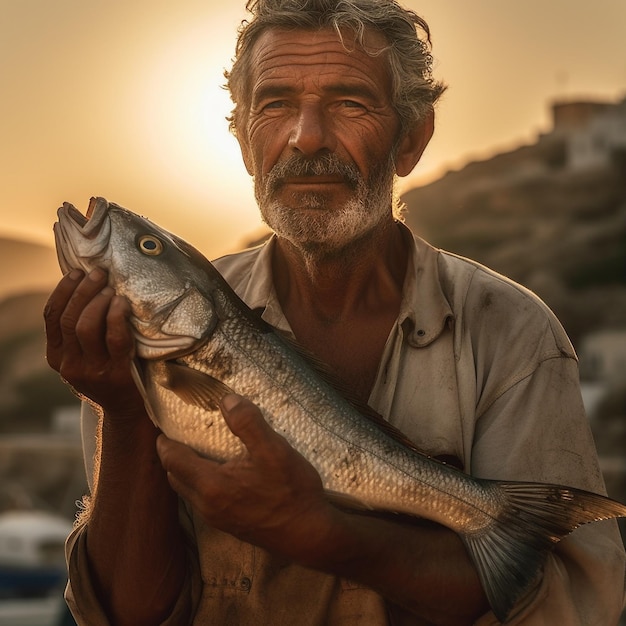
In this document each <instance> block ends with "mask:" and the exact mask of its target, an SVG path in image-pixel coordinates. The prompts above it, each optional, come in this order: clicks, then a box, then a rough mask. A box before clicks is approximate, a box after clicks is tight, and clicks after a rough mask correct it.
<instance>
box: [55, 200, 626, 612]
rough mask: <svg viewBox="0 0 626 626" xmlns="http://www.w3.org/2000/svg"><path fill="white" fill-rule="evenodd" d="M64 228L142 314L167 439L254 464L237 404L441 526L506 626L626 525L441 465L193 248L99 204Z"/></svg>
mask: <svg viewBox="0 0 626 626" xmlns="http://www.w3.org/2000/svg"><path fill="white" fill-rule="evenodd" d="M57 216H58V221H57V222H56V223H55V224H54V227H53V228H54V235H55V242H56V249H57V255H58V259H59V265H60V267H61V270H62V271H63V272H64V273H65V272H68V271H70V270H72V269H81V270H83V271H85V272H89V271H91V270H92V269H94V268H96V267H99V268H102V269H104V270H106V271H107V272H108V275H109V283H110V285H111V287H113V288H114V289H115V291H116V292H117V294H119V295H122V296H125V297H126V298H127V299H128V301H129V303H130V306H131V309H132V315H131V325H132V329H133V334H134V337H135V342H136V354H137V359H136V363H135V366H134V375H135V380H136V383H137V385H138V387H139V389H140V391H141V393H142V395H143V397H144V400H145V404H146V410H147V412H148V414H149V415H150V417H151V418H152V420H153V421H154V423H155V425H156V426H157V427H158V428H160V429H161V430H162V431H163V432H164V433H165V434H166V435H167V436H168V437H170V438H172V439H174V440H176V441H179V442H182V443H184V444H187V445H189V446H191V447H192V448H193V449H194V450H196V451H197V452H198V453H200V454H202V455H204V456H206V457H207V458H211V459H213V460H216V461H219V462H225V461H227V460H229V459H234V458H237V457H238V456H241V455H243V454H245V449H244V447H243V444H242V443H241V442H240V441H239V439H238V438H237V437H235V436H234V435H233V434H232V433H231V432H230V430H229V429H228V427H227V425H226V423H225V421H224V419H223V417H222V416H221V413H220V411H219V402H220V400H221V398H223V397H224V395H226V394H227V393H231V392H235V393H237V394H239V395H241V396H244V397H247V398H249V399H250V400H252V401H253V402H254V403H255V404H257V405H258V406H259V407H260V409H261V411H262V412H263V415H264V418H265V419H266V421H267V422H268V423H269V425H270V426H271V427H272V428H273V429H274V430H275V431H276V432H278V433H280V434H281V435H282V436H283V437H285V438H286V439H287V441H288V442H289V443H290V444H291V445H292V446H293V447H294V448H295V449H296V450H298V451H299V452H300V453H301V454H302V455H303V456H304V457H305V458H306V459H307V460H308V461H309V462H310V463H311V464H312V465H313V466H314V467H315V468H316V470H317V471H318V472H319V474H320V477H321V479H322V483H323V485H324V489H325V493H326V494H327V495H328V498H329V499H330V500H331V501H332V502H333V503H335V504H337V505H338V506H343V507H347V508H348V509H350V510H354V511H355V512H361V513H362V512H364V511H370V512H373V513H379V512H383V513H385V514H387V513H388V514H390V515H398V516H410V517H411V518H415V519H421V520H423V519H426V520H431V521H433V522H436V523H439V524H442V525H444V526H446V527H447V528H450V529H452V530H453V531H455V532H456V533H457V534H458V536H459V537H460V538H461V541H462V542H463V544H464V545H465V547H466V549H467V551H468V553H469V555H470V557H471V559H472V561H473V563H474V565H475V567H476V569H477V572H478V575H479V578H480V581H481V584H482V586H483V588H484V591H485V594H486V596H487V599H488V601H489V603H490V605H491V608H492V610H493V612H494V614H495V615H496V617H497V618H498V619H499V620H500V621H501V622H506V620H507V619H508V618H509V616H510V613H511V611H512V609H513V607H514V606H515V604H516V602H517V601H518V600H520V598H522V597H523V596H524V594H526V593H527V592H529V591H530V590H531V589H532V587H533V585H535V584H536V583H537V581H538V577H539V573H540V571H541V568H542V565H543V564H544V561H545V559H546V556H547V554H548V552H549V551H550V550H551V549H553V548H554V546H555V545H556V544H557V543H558V542H559V541H560V540H561V539H562V538H563V537H565V536H567V535H568V534H570V533H571V532H572V531H573V530H574V529H576V528H578V527H579V526H580V525H582V524H586V523H589V522H595V521H599V520H604V519H610V518H615V517H624V516H626V506H625V505H623V504H621V503H619V502H616V501H614V500H612V499H610V498H608V497H606V496H603V495H599V494H594V493H590V492H587V491H583V490H579V489H575V488H572V487H568V486H564V485H552V484H543V483H528V482H505V481H498V480H488V479H479V478H475V477H472V476H471V475H468V474H466V473H464V472H463V471H461V470H459V469H457V468H455V467H453V466H452V465H450V464H446V463H443V462H441V461H439V460H437V459H434V458H431V457H429V456H427V455H425V454H423V453H421V452H420V451H419V450H417V449H416V447H415V445H414V444H412V443H411V442H410V441H409V440H408V439H407V438H406V437H405V436H404V435H403V434H402V433H400V432H399V431H397V430H396V429H394V428H393V427H392V426H391V425H389V424H388V423H387V422H386V421H385V420H384V419H383V418H381V417H380V416H378V415H376V414H374V412H373V411H372V410H371V409H368V408H366V407H362V406H361V407H359V406H358V405H356V404H355V403H354V402H352V401H351V400H350V399H349V398H348V397H346V394H345V393H342V392H341V390H339V389H338V388H337V387H336V385H333V384H332V383H331V382H330V381H329V380H328V376H326V375H325V374H324V373H323V368H321V367H319V364H317V363H315V362H314V361H313V360H312V359H311V358H309V356H308V355H306V354H305V353H304V351H302V350H301V349H299V348H297V347H296V346H294V344H293V343H292V342H291V341H289V340H287V339H286V338H285V337H283V336H282V335H280V334H279V333H278V332H276V331H275V330H274V329H273V328H272V327H271V326H270V325H268V324H267V323H265V322H264V321H263V320H262V319H261V317H260V315H258V314H257V313H255V312H254V311H252V310H251V309H250V308H249V307H248V306H247V305H246V304H245V303H244V302H243V301H242V300H241V299H240V298H239V297H238V296H237V295H236V294H235V292H234V291H233V290H232V289H231V287H230V286H229V285H228V283H227V282H226V280H225V279H224V278H223V277H222V276H221V275H220V274H219V272H218V271H217V270H216V269H215V268H214V266H213V265H212V264H211V263H210V262H209V261H208V260H207V259H206V258H205V257H204V256H203V255H202V254H201V253H200V252H198V251H197V250H196V249H195V248H193V247H192V246H191V245H190V244H188V243H187V242H185V241H184V240H182V239H181V238H179V237H177V236H176V235H174V234H172V233H170V232H168V231H166V230H165V229H163V228H161V227H160V226H157V225H156V224H154V223H153V222H151V221H150V220H148V219H147V218H144V217H141V216H140V215H138V214H136V213H133V212H132V211H129V210H128V209H125V208H123V207H121V206H119V205H117V204H115V203H110V202H108V201H107V200H106V199H104V198H101V197H98V198H92V199H91V201H90V203H89V207H88V209H87V211H86V215H83V214H82V213H81V212H80V211H79V210H78V209H76V208H75V207H74V206H73V205H72V204H70V203H68V202H66V203H64V204H63V206H62V207H61V208H60V209H59V210H58V212H57Z"/></svg>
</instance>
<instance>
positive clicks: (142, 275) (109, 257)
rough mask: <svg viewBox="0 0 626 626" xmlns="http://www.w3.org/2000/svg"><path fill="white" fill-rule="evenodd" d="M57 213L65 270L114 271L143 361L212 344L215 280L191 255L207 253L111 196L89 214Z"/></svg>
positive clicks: (67, 209) (69, 209)
mask: <svg viewBox="0 0 626 626" xmlns="http://www.w3.org/2000/svg"><path fill="white" fill-rule="evenodd" d="M57 215H58V221H57V222H56V223H55V225H54V235H55V241H56V248H57V256H58V259H59V265H60V267H61V270H62V271H63V272H64V273H65V272H68V271H69V270H71V269H81V270H83V271H84V272H86V273H88V272H90V271H91V270H93V269H95V268H101V269H104V270H106V271H107V272H108V276H109V285H110V286H111V287H113V289H115V291H116V293H117V294H118V295H121V296H124V297H125V298H126V299H127V300H128V301H129V303H130V306H131V309H132V315H131V320H130V321H131V324H132V327H133V332H134V335H135V339H136V348H137V355H138V356H139V357H141V358H144V359H158V358H166V357H167V358H173V357H175V356H180V355H182V354H187V353H190V352H193V351H194V350H195V349H197V348H198V347H199V346H200V345H201V344H203V343H204V342H205V341H206V340H207V339H208V337H209V336H210V334H211V332H212V331H213V329H214V327H215V325H216V323H217V319H216V311H215V307H214V304H213V300H212V297H211V281H210V276H209V274H207V272H206V271H204V270H203V268H202V267H201V265H200V264H199V263H198V262H197V260H196V259H194V258H193V257H194V255H193V254H191V252H196V255H197V256H198V257H201V255H200V253H197V251H195V250H193V248H192V247H191V246H189V244H185V242H182V241H181V240H179V239H178V238H176V237H175V236H174V235H172V234H170V233H168V232H167V231H166V230H164V229H162V228H161V227H159V226H157V225H156V224H154V223H152V222H151V221H150V220H148V219H146V218H144V217H141V216H139V215H137V214H135V213H132V212H131V211H128V210H127V209H124V208H122V207H120V206H118V205H116V204H114V203H110V202H107V201H106V200H105V199H104V198H93V199H92V201H91V202H90V205H89V209H88V211H87V214H86V215H83V214H82V213H81V212H80V211H78V209H76V208H75V207H74V206H72V205H71V204H69V203H64V204H63V206H62V207H61V208H60V209H59V210H58V213H57ZM201 258H202V259H204V257H201ZM204 260H205V261H206V259H204ZM206 263H207V264H208V261H206Z"/></svg>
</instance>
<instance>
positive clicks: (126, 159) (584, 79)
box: [0, 0, 626, 257]
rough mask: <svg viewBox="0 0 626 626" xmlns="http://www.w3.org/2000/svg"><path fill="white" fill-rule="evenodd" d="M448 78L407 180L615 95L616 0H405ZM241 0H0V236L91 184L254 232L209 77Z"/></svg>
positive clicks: (182, 226)
mask: <svg viewBox="0 0 626 626" xmlns="http://www.w3.org/2000/svg"><path fill="white" fill-rule="evenodd" d="M404 4H405V6H409V7H410V8H413V9H415V10H416V11H417V12H418V13H420V14H421V15H422V16H424V17H425V18H426V19H427V21H428V22H429V24H430V26H431V29H432V34H433V44H434V50H433V52H434V56H435V72H436V75H437V77H439V78H441V79H443V80H445V81H446V82H447V83H448V84H449V90H448V92H447V93H446V95H445V96H444V99H443V101H442V102H441V104H440V106H439V109H438V113H437V130H436V133H435V138H434V139H433V141H432V142H431V145H430V147H429V148H428V150H427V151H426V153H425V155H424V157H423V159H422V163H421V164H420V165H419V166H418V168H417V170H416V172H415V173H414V175H412V177H410V178H409V179H408V180H407V181H404V185H405V188H406V187H407V186H415V185H416V184H418V183H419V182H420V181H424V180H429V179H432V178H433V177H435V176H437V175H439V174H441V173H443V172H445V171H446V170H447V169H450V168H457V167H460V166H462V165H463V164H464V163H466V162H467V161H468V160H474V159H482V158H487V157H488V156H490V155H491V154H492V153H493V152H498V151H504V150H508V149H511V148H513V147H515V146H516V145H519V144H520V143H528V142H533V141H534V140H535V139H536V138H537V136H538V134H539V133H541V132H546V131H547V130H549V129H550V123H551V122H550V102H552V101H553V100H555V99H559V100H571V99H604V100H609V101H617V100H619V99H621V98H623V97H625V96H626V44H625V43H624V28H625V26H626V2H625V1H624V0H594V1H593V2H592V1H590V0H524V1H523V2H522V1H512V0H474V1H473V2H468V1H467V0H407V1H406V2H405V3H404ZM244 5H245V2H244V0H228V2H226V1H225V0H177V1H176V2H166V1H164V0H124V1H122V0H108V1H106V2H105V1H103V0H0V202H1V206H0V236H7V235H8V236H16V237H19V238H23V239H30V240H35V241H38V242H45V243H49V244H50V245H52V229H51V227H52V223H53V221H54V220H55V211H56V208H57V207H58V206H59V205H60V204H61V203H62V202H63V201H64V200H68V201H70V202H72V203H73V204H75V205H76V206H77V207H78V208H79V209H81V210H84V209H85V208H86V206H87V203H88V201H89V197H90V196H92V195H101V196H105V197H107V198H108V199H109V200H111V201H115V202H117V203H118V204H122V205H124V206H126V207H128V208H130V209H132V210H134V211H135V212H137V213H141V214H143V215H146V216H147V217H150V218H151V219H152V220H153V221H155V222H157V223H159V224H160V225H162V226H164V227H165V228H167V229H168V230H171V231H173V232H175V233H176V234H178V235H180V236H181V237H183V238H184V239H187V240H188V241H190V242H191V243H192V244H194V245H196V246H197V247H199V248H200V249H201V250H203V251H204V252H205V253H206V254H207V256H209V257H214V256H217V255H219V254H222V253H224V252H227V251H230V250H232V249H235V248H237V247H238V246H239V245H240V243H241V242H242V241H243V240H245V239H246V238H248V237H249V236H250V235H251V234H254V233H255V232H257V231H258V229H259V226H260V220H259V219H258V217H257V210H256V207H255V203H254V199H253V195H252V185H251V182H250V180H249V178H248V176H247V174H246V172H245V170H244V168H243V165H242V163H241V160H240V156H239V151H238V147H237V144H236V141H235V140H234V138H232V137H231V136H230V135H229V134H228V130H227V124H226V122H225V120H224V118H225V116H226V115H227V114H228V112H229V111H230V101H229V99H228V95H227V93H226V92H225V91H224V90H223V89H221V85H222V83H223V76H222V74H223V70H224V69H225V68H227V67H230V61H231V58H232V54H233V52H234V42H235V31H236V28H237V26H238V24H239V22H240V20H241V19H242V18H243V17H244V16H245V10H244Z"/></svg>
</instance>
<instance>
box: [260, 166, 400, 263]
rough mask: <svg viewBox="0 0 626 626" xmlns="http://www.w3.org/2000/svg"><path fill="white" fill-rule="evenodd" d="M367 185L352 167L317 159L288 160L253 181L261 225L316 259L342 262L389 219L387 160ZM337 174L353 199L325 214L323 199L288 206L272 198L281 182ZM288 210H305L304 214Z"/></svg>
mask: <svg viewBox="0 0 626 626" xmlns="http://www.w3.org/2000/svg"><path fill="white" fill-rule="evenodd" d="M371 172H372V173H371V176H370V180H369V182H368V181H366V180H365V179H363V177H362V176H361V175H360V173H359V172H358V170H357V169H356V167H355V166H353V165H350V164H344V163H342V162H341V161H339V159H337V158H336V157H334V156H333V155H327V156H324V157H322V158H321V159H315V160H311V159H306V160H305V159H303V158H302V157H293V158H292V159H290V160H289V161H287V162H283V163H281V164H278V165H276V166H274V168H272V170H271V171H270V173H269V174H268V176H267V178H266V180H265V182H264V184H263V185H261V184H260V183H259V182H258V180H255V195H256V198H257V202H258V204H259V208H260V210H261V216H262V218H263V221H264V222H265V223H266V224H267V225H268V226H269V227H270V228H271V229H272V230H273V231H274V232H275V233H276V234H277V235H278V236H279V237H282V238H284V239H286V240H287V241H289V242H290V243H291V244H292V245H294V246H295V247H296V248H298V249H300V250H301V251H302V252H303V253H304V254H305V255H306V256H307V257H314V258H316V259H320V258H328V257H337V256H345V255H347V254H349V251H350V250H351V249H353V248H354V247H355V246H358V245H359V244H361V243H362V242H363V240H365V239H368V238H369V236H371V235H372V234H373V233H374V231H375V230H376V228H377V227H379V226H381V225H382V224H384V223H385V221H386V220H388V219H389V218H390V217H391V215H392V207H393V203H394V182H395V167H394V163H393V159H392V158H390V159H389V160H388V162H387V163H385V164H384V165H382V166H378V167H376V168H373V169H372V171H371ZM306 174H319V175H324V174H329V175H334V174H341V175H343V176H344V177H345V179H346V182H347V184H348V185H349V186H350V187H352V189H353V190H354V194H353V197H352V198H350V199H349V200H348V201H347V202H345V203H344V204H343V205H342V206H340V207H335V208H330V207H329V206H328V198H327V197H326V195H325V194H324V193H302V194H294V195H293V198H292V199H291V200H290V204H291V206H287V205H284V204H282V203H281V202H279V201H278V200H276V199H275V196H274V192H275V191H276V190H278V189H279V188H280V186H281V181H282V180H283V179H284V178H285V177H286V176H300V175H306ZM293 207H303V208H306V209H307V210H306V212H303V211H300V210H298V209H294V208H293Z"/></svg>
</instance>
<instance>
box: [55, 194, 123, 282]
mask: <svg viewBox="0 0 626 626" xmlns="http://www.w3.org/2000/svg"><path fill="white" fill-rule="evenodd" d="M57 218H58V221H57V222H56V223H55V224H54V226H53V231H54V238H55V241H56V249H57V258H58V261H59V266H60V267H61V271H62V272H63V273H64V274H65V273H67V272H69V271H70V270H73V269H81V270H83V271H85V272H89V271H91V270H92V269H93V268H94V267H95V266H96V264H95V263H94V259H95V258H96V257H98V258H100V261H101V260H102V256H103V254H104V253H105V252H106V250H107V247H108V244H109V238H110V235H111V222H110V220H109V203H108V202H107V201H106V200H105V199H104V198H91V200H90V201H89V207H88V209H87V214H86V215H83V214H82V213H81V212H80V211H79V210H78V209H77V208H76V207H75V206H74V205H72V204H70V203H69V202H64V203H63V206H62V207H60V208H59V210H58V211H57ZM98 265H100V266H102V263H101V262H99V263H98Z"/></svg>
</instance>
